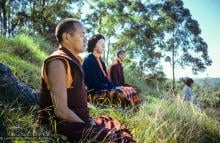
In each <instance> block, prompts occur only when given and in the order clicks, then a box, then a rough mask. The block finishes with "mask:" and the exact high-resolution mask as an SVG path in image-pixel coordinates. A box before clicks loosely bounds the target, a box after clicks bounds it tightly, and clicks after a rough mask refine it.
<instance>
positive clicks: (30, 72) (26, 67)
mask: <svg viewBox="0 0 220 143" xmlns="http://www.w3.org/2000/svg"><path fill="white" fill-rule="evenodd" d="M0 62H2V63H4V64H7V65H9V67H10V69H11V70H12V72H13V73H14V75H15V76H16V77H17V78H18V79H19V80H21V81H23V82H25V83H27V84H28V85H29V86H31V87H32V88H34V89H39V85H40V84H39V83H40V67H39V66H36V65H34V64H32V63H30V62H28V61H24V60H22V59H21V58H20V57H18V56H14V55H10V54H7V53H0Z"/></svg>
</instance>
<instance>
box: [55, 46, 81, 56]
mask: <svg viewBox="0 0 220 143" xmlns="http://www.w3.org/2000/svg"><path fill="white" fill-rule="evenodd" d="M62 47H64V48H66V49H68V50H69V51H70V52H71V53H72V54H73V55H74V56H75V57H78V56H79V53H78V52H77V51H76V50H74V49H73V48H72V47H71V46H69V45H68V44H62V45H60V46H59V48H62Z"/></svg>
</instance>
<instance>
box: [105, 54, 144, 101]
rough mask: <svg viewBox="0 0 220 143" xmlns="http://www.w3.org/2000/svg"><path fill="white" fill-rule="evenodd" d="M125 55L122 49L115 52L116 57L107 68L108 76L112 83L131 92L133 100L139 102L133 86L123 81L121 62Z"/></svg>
mask: <svg viewBox="0 0 220 143" xmlns="http://www.w3.org/2000/svg"><path fill="white" fill-rule="evenodd" d="M125 57H126V55H125V51H124V50H119V51H118V52H117V58H116V59H115V60H113V62H112V64H111V65H110V68H109V70H108V78H109V80H110V81H111V82H112V83H113V84H115V85H117V86H122V87H123V88H124V90H125V91H128V92H130V93H132V95H131V96H132V98H133V100H134V103H135V104H139V103H140V102H141V99H140V97H139V95H138V94H137V91H136V89H135V88H134V87H133V86H131V85H129V84H126V83H125V79H124V73H123V65H122V63H123V62H124V60H125Z"/></svg>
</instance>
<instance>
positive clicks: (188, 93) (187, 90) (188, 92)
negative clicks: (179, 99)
mask: <svg viewBox="0 0 220 143" xmlns="http://www.w3.org/2000/svg"><path fill="white" fill-rule="evenodd" d="M193 82H194V81H193V79H191V78H187V79H186V80H185V85H184V87H183V90H182V92H183V96H184V97H183V100H184V101H192V102H193V92H192V88H191V86H192V84H193Z"/></svg>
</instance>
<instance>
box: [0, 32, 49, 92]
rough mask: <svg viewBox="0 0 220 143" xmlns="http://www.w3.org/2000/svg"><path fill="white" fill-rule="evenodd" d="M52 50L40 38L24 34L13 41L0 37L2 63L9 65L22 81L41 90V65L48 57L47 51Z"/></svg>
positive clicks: (0, 58)
mask: <svg viewBox="0 0 220 143" xmlns="http://www.w3.org/2000/svg"><path fill="white" fill-rule="evenodd" d="M51 48H52V47H51V46H50V45H49V44H48V43H46V42H45V41H43V39H42V38H40V37H35V38H32V37H30V36H28V35H24V34H21V35H17V36H15V37H13V38H11V39H5V38H1V37H0V62H2V63H4V64H7V65H8V66H9V67H10V68H11V70H12V72H13V73H14V74H15V76H16V77H18V78H19V79H20V80H21V81H23V82H25V83H27V84H28V85H29V86H31V87H33V88H34V89H39V83H40V69H41V64H42V62H43V60H44V59H45V58H46V57H47V55H48V53H47V52H46V51H47V50H46V49H48V51H49V49H51ZM42 49H44V50H42Z"/></svg>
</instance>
